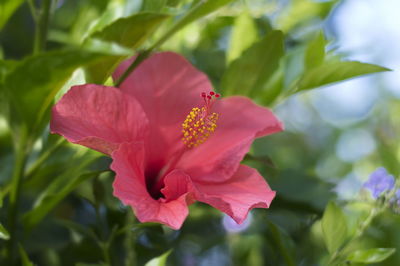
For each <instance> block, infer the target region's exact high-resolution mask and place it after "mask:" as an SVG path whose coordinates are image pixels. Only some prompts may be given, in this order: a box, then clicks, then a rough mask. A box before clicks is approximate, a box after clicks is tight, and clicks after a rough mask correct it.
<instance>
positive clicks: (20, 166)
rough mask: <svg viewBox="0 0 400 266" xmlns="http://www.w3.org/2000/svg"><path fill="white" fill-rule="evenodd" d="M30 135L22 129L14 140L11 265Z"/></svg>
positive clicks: (11, 197) (11, 196)
mask: <svg viewBox="0 0 400 266" xmlns="http://www.w3.org/2000/svg"><path fill="white" fill-rule="evenodd" d="M28 150H29V148H28V136H27V133H26V131H25V130H21V135H20V137H19V139H16V140H15V141H14V154H15V161H14V169H13V175H12V178H11V190H10V197H9V214H8V219H9V220H8V225H9V232H10V241H9V243H8V244H9V254H8V255H9V259H10V263H11V265H14V260H15V256H16V248H17V223H18V209H19V198H20V192H21V185H22V179H23V177H24V169H25V164H26V159H27V154H28Z"/></svg>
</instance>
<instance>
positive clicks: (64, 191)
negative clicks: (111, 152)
mask: <svg viewBox="0 0 400 266" xmlns="http://www.w3.org/2000/svg"><path fill="white" fill-rule="evenodd" d="M90 152H91V151H88V153H85V154H83V155H82V156H80V157H79V158H76V160H75V161H76V166H75V167H74V168H72V169H71V170H70V171H66V172H65V173H63V174H62V175H60V176H58V177H57V178H55V179H54V181H53V182H52V183H51V184H49V185H48V187H47V188H46V189H45V190H44V191H43V192H42V193H41V194H40V196H39V197H38V199H37V200H36V202H35V204H34V207H33V209H32V210H31V211H29V212H28V213H26V214H25V215H24V217H23V223H24V224H25V226H26V227H27V228H28V230H30V229H32V228H33V227H34V226H35V225H36V224H38V223H39V222H40V221H41V220H42V219H43V218H44V217H45V216H46V215H47V213H48V212H50V211H51V210H52V209H53V208H54V207H55V206H56V205H57V204H58V203H59V202H60V201H61V200H63V199H64V198H65V197H66V196H67V195H68V194H69V193H71V192H72V191H73V190H74V189H75V188H76V187H77V186H78V185H80V184H81V183H82V182H83V181H85V180H87V179H89V178H93V177H95V176H97V175H99V174H100V173H102V172H103V171H94V172H89V173H85V174H81V172H82V171H83V170H84V169H85V168H86V167H87V166H88V165H89V164H90V163H92V162H93V161H94V160H95V159H96V158H97V156H98V155H96V156H95V157H93V156H90V154H89V153H90ZM78 160H79V161H81V162H80V163H78Z"/></svg>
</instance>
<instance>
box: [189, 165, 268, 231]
mask: <svg viewBox="0 0 400 266" xmlns="http://www.w3.org/2000/svg"><path fill="white" fill-rule="evenodd" d="M194 186H195V188H196V189H197V190H198V192H197V194H196V199H197V200H198V201H202V202H204V203H207V204H210V205H211V206H213V207H215V208H217V209H219V210H220V211H222V212H224V213H226V214H228V215H229V216H231V217H232V218H233V219H234V220H235V221H236V222H237V223H239V224H240V223H242V222H243V221H244V220H245V219H246V217H247V214H248V212H249V211H250V210H251V209H253V208H268V207H269V205H270V203H271V201H272V199H273V198H274V197H275V191H272V190H271V188H270V187H269V186H268V184H267V182H266V181H265V180H264V178H263V177H262V176H261V175H260V174H259V173H258V172H257V170H255V169H253V168H251V167H248V166H245V165H240V166H239V168H238V170H237V172H236V173H235V174H234V175H233V176H232V178H231V179H229V180H227V181H225V182H221V183H198V182H194Z"/></svg>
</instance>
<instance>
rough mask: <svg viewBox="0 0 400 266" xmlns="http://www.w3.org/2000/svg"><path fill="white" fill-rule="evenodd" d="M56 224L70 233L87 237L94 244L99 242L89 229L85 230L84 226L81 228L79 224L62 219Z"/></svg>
mask: <svg viewBox="0 0 400 266" xmlns="http://www.w3.org/2000/svg"><path fill="white" fill-rule="evenodd" d="M57 222H58V223H60V224H61V225H63V226H65V227H67V228H68V229H70V230H71V231H74V232H76V233H79V234H81V235H84V236H87V237H88V238H90V239H92V240H93V241H95V242H98V241H99V238H98V237H97V236H96V234H95V233H94V232H93V230H91V228H86V227H85V226H83V225H81V224H79V223H75V222H72V221H69V220H64V219H60V220H58V221H57Z"/></svg>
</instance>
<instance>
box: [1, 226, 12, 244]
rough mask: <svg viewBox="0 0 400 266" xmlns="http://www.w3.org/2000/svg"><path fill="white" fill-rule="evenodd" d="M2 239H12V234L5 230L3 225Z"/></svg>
mask: <svg viewBox="0 0 400 266" xmlns="http://www.w3.org/2000/svg"><path fill="white" fill-rule="evenodd" d="M0 239H4V240H8V239H10V234H9V233H8V231H7V229H5V228H4V226H3V225H2V224H0Z"/></svg>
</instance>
